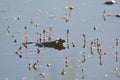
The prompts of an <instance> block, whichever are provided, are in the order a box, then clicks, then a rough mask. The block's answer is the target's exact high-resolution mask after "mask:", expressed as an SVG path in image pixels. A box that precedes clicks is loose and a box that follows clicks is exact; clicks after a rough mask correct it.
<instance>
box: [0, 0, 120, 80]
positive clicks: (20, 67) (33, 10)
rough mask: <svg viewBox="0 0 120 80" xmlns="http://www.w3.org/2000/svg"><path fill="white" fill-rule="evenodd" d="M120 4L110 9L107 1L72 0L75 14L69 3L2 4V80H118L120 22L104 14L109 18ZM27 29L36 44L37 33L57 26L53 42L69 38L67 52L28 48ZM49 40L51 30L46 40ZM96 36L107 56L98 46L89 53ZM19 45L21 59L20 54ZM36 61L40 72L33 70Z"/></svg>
mask: <svg viewBox="0 0 120 80" xmlns="http://www.w3.org/2000/svg"><path fill="white" fill-rule="evenodd" d="M116 1H117V4H113V5H105V4H104V2H105V0H96V1H95V0H84V1H83V0H74V1H73V0H72V5H73V6H74V8H73V10H71V12H70V10H69V8H68V1H67V0H52V1H49V0H20V1H19V0H1V1H0V44H1V45H0V80H119V79H120V43H119V44H118V46H116V39H118V40H120V31H119V30H120V18H119V17H115V16H106V17H105V19H106V20H105V21H104V18H103V11H104V10H106V14H116V13H119V12H120V6H119V4H120V2H119V0H116ZM66 13H67V14H69V13H70V18H69V20H68V22H65V20H64V15H65V14H66ZM8 26H10V27H9V28H8ZM24 27H27V30H28V41H31V42H36V34H37V33H38V34H42V33H43V30H46V31H49V28H50V27H52V29H53V33H52V35H53V36H52V39H53V40H55V39H57V38H62V39H65V40H66V42H65V43H64V46H65V47H66V49H63V50H57V49H54V48H47V47H45V48H44V47H42V48H39V49H40V53H39V54H37V48H38V47H36V46H35V44H29V45H28V46H27V48H25V47H24V46H23V45H22V43H24V42H25V30H24ZM68 29H69V42H68V43H67V38H66V37H67V30H68ZM83 34H85V37H86V46H85V48H83V45H84V40H83V39H84V37H83ZM48 37H49V32H46V41H48ZM97 38H98V39H99V41H98V43H99V44H101V45H100V47H99V48H100V49H101V50H102V55H100V53H98V51H97V47H96V46H94V45H92V50H93V55H92V54H91V52H90V43H91V41H94V40H96V39H97ZM15 40H16V41H17V42H16V43H15V42H14V41H15ZM72 42H73V43H74V45H75V47H73V44H72ZM68 45H69V49H68V48H67V46H68ZM20 46H22V58H19V56H18V55H17V54H16V53H15V52H16V51H17V50H18V49H19V47H20ZM116 52H118V53H116ZM117 55H118V56H117ZM84 56H85V62H82V61H84ZM100 57H101V58H100ZM37 60H38V62H37V70H36V69H35V68H34V67H31V68H29V64H30V65H34V64H35V62H36V61H37ZM82 69H83V70H82ZM117 69H119V70H117Z"/></svg>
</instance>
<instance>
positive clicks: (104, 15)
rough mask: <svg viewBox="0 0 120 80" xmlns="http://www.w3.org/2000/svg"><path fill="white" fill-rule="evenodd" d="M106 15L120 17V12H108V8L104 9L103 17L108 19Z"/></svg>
mask: <svg viewBox="0 0 120 80" xmlns="http://www.w3.org/2000/svg"><path fill="white" fill-rule="evenodd" d="M106 16H115V17H120V13H116V14H106V10H104V11H103V18H104V21H105V20H106Z"/></svg>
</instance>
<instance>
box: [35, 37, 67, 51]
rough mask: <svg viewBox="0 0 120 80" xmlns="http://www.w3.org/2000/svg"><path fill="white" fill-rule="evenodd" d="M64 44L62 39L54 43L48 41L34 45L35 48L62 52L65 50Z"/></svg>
mask: <svg viewBox="0 0 120 80" xmlns="http://www.w3.org/2000/svg"><path fill="white" fill-rule="evenodd" d="M64 42H65V40H63V39H61V38H60V39H58V40H55V41H49V42H42V43H36V46H38V47H48V48H54V49H57V50H62V49H65V47H64V45H63V43H64Z"/></svg>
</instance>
